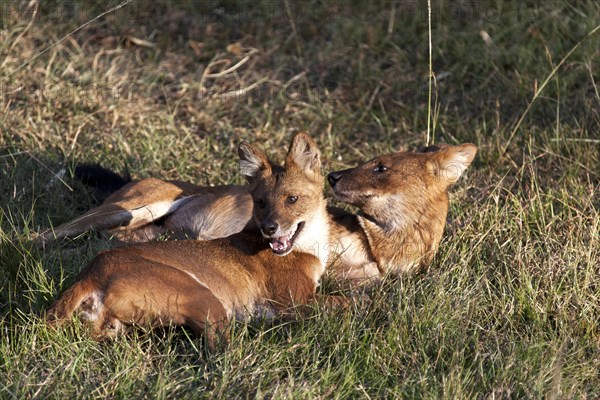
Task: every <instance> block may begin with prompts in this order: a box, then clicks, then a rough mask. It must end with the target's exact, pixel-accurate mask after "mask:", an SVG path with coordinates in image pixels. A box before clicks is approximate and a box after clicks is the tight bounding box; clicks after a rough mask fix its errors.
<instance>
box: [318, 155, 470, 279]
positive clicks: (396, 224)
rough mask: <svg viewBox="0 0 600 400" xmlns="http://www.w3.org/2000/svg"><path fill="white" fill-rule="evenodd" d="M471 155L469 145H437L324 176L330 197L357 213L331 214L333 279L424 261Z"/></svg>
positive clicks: (395, 271) (376, 276) (365, 276)
mask: <svg viewBox="0 0 600 400" xmlns="http://www.w3.org/2000/svg"><path fill="white" fill-rule="evenodd" d="M476 152H477V147H475V146H474V145H472V144H463V145H460V146H450V145H444V144H441V145H437V146H431V147H429V148H427V149H425V151H423V152H419V153H412V152H401V153H392V154H386V155H382V156H379V157H377V158H374V159H373V160H371V161H368V162H366V163H364V164H362V165H360V166H358V167H356V168H351V169H347V170H344V171H336V172H332V173H330V174H329V175H328V180H329V184H330V185H331V187H332V189H333V192H334V194H335V197H336V198H337V199H338V200H341V201H343V202H346V203H350V204H353V205H355V206H357V207H358V208H359V209H360V211H361V212H360V214H359V215H353V214H350V213H348V212H344V211H337V212H336V213H334V215H333V224H332V228H331V233H330V237H331V238H332V241H334V243H335V245H336V249H337V252H338V253H339V259H338V261H337V262H335V263H334V264H333V266H332V268H331V270H332V271H333V274H334V276H337V277H343V278H346V279H350V280H351V281H353V282H364V281H370V280H373V279H375V280H377V279H379V278H381V277H382V276H384V275H385V274H390V273H391V274H398V273H401V272H406V271H408V270H410V269H412V268H414V267H418V266H423V265H425V264H427V263H429V262H430V261H431V258H432V257H433V255H434V254H435V251H436V250H437V248H438V245H439V243H440V241H441V239H442V233H443V231H444V226H445V225H446V216H447V214H448V187H449V186H450V185H451V184H453V183H455V182H456V181H457V180H458V178H459V177H460V176H461V175H462V173H463V172H464V171H465V170H466V169H467V167H468V166H469V165H470V164H471V162H472V161H473V158H474V157H475V154H476Z"/></svg>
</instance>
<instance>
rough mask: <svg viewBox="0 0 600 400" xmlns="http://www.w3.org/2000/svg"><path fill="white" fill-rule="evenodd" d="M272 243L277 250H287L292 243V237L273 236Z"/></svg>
mask: <svg viewBox="0 0 600 400" xmlns="http://www.w3.org/2000/svg"><path fill="white" fill-rule="evenodd" d="M271 245H272V246H273V250H275V251H285V250H287V249H288V248H289V247H290V246H291V245H292V244H291V243H290V239H289V238H288V237H286V236H282V237H279V238H271Z"/></svg>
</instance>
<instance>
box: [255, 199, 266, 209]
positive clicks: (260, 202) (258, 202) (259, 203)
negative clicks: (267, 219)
mask: <svg viewBox="0 0 600 400" xmlns="http://www.w3.org/2000/svg"><path fill="white" fill-rule="evenodd" d="M254 204H256V207H258V208H265V201H264V200H262V199H259V200H256V201H255V202H254Z"/></svg>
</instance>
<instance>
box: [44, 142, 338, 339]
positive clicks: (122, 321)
mask: <svg viewBox="0 0 600 400" xmlns="http://www.w3.org/2000/svg"><path fill="white" fill-rule="evenodd" d="M239 155H240V169H241V172H242V174H243V175H245V176H246V177H247V178H248V180H249V183H250V186H249V190H250V194H251V196H252V199H253V201H254V204H255V206H254V211H253V218H254V220H255V222H256V224H257V226H259V229H260V231H261V233H262V236H264V238H263V237H260V235H258V236H257V235H256V234H255V233H240V234H238V235H233V236H230V237H229V238H226V239H219V240H213V241H196V240H182V241H167V242H149V243H143V244H137V245H130V246H124V247H121V248H117V249H113V250H108V251H105V252H102V253H100V254H99V255H98V256H97V257H96V258H95V259H94V260H93V261H92V262H91V264H90V265H89V266H88V267H87V268H85V269H84V270H83V271H82V272H81V273H80V275H79V276H78V277H77V279H76V282H75V283H74V284H73V286H71V287H70V288H69V289H67V290H66V291H65V293H64V294H63V295H62V296H61V297H60V298H59V299H58V301H57V302H56V303H55V304H54V305H53V306H52V307H51V308H50V309H49V310H48V311H47V318H48V321H49V322H50V323H52V324H56V323H62V322H64V321H66V320H67V319H69V318H70V317H71V315H72V314H73V313H75V312H79V313H80V315H81V317H82V319H84V320H88V321H90V322H91V326H92V331H93V334H94V335H95V336H96V337H98V338H102V337H106V336H112V335H114V334H116V333H118V332H120V331H122V330H124V328H126V327H128V326H130V325H134V324H135V325H138V324H139V325H148V326H152V327H155V326H160V325H166V324H176V325H188V326H189V327H191V328H192V329H193V330H194V331H196V332H198V333H204V334H205V335H206V336H205V337H206V339H207V342H208V345H209V346H213V345H214V340H215V334H217V333H219V332H222V328H223V324H224V323H225V322H226V321H227V320H229V319H230V318H232V317H234V316H237V317H250V316H253V315H256V314H261V315H267V316H269V315H272V314H278V313H281V312H282V311H283V310H285V309H288V308H290V307H293V306H295V305H299V304H306V303H309V302H313V301H316V300H320V301H323V302H325V303H326V304H330V305H341V304H346V303H345V299H343V298H337V297H333V296H317V295H316V294H315V288H316V287H317V285H318V282H319V278H320V277H321V275H322V274H323V272H324V270H325V262H326V258H327V254H326V252H323V253H322V254H320V257H321V258H317V257H316V256H314V255H313V254H311V253H310V250H309V248H310V247H312V246H313V245H314V243H327V241H328V228H329V220H328V218H329V217H328V215H327V212H326V209H325V207H326V203H325V199H324V198H323V193H322V191H323V178H322V176H321V173H320V156H319V151H318V149H317V147H316V145H315V143H314V142H313V141H312V139H311V138H310V137H308V136H307V135H306V134H302V133H301V134H298V135H296V136H295V137H294V138H293V141H292V144H291V146H290V149H289V152H288V155H287V157H286V160H285V168H282V167H279V166H274V165H272V164H271V163H270V162H269V160H268V159H267V157H266V156H265V154H264V153H263V152H261V151H260V150H258V149H256V148H254V147H253V146H251V145H249V144H246V143H242V144H241V145H240V146H239ZM265 238H266V239H265ZM267 243H268V244H267ZM269 245H270V246H269ZM281 256H285V257H281Z"/></svg>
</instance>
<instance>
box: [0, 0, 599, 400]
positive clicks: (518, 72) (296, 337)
mask: <svg viewBox="0 0 600 400" xmlns="http://www.w3.org/2000/svg"><path fill="white" fill-rule="evenodd" d="M100 3H102V2H92V1H89V2H88V1H85V0H80V1H78V2H65V3H61V2H54V1H51V2H44V4H43V5H39V6H38V5H37V3H35V2H31V3H27V2H20V1H14V2H13V1H8V2H1V3H0V7H2V9H1V12H2V13H1V14H0V18H1V19H0V24H2V25H1V27H0V28H1V30H0V65H1V67H0V89H1V92H0V94H1V100H0V204H1V206H2V209H1V210H0V307H1V311H0V335H1V342H0V398H48V397H50V398H72V397H94V398H98V397H99V398H103V397H110V398H140V397H158V398H174V397H184V398H197V397H203V398H204V397H205V398H215V397H216V398H247V397H258V398H262V397H267V398H347V397H352V398H362V397H364V398H381V397H387V398H400V397H402V398H436V399H437V398H448V399H455V398H490V399H492V398H540V397H547V398H553V399H554V398H590V399H592V398H598V397H599V396H600V377H599V372H598V371H599V370H600V322H599V320H600V268H599V267H600V245H599V238H600V195H599V191H600V177H599V175H600V161H599V160H600V154H599V153H600V151H599V150H600V135H599V132H600V95H599V89H600V72H599V71H600V69H599V68H600V67H599V65H600V32H597V33H594V34H592V35H591V36H589V37H588V36H587V35H588V34H590V33H591V32H593V29H594V28H595V27H596V26H595V24H597V23H598V21H600V5H598V2H596V1H592V0H589V1H580V2H576V5H571V2H562V1H558V0H555V1H548V2H541V1H539V2H508V1H495V2H447V1H440V2H434V5H433V10H432V11H433V12H432V59H433V71H434V72H435V74H436V77H437V84H436V92H435V93H436V94H435V96H434V99H433V100H434V101H435V103H434V109H433V112H434V115H433V116H434V119H433V122H434V123H433V134H434V136H435V141H445V142H448V143H461V142H473V143H476V144H477V145H478V146H479V153H478V156H477V159H476V161H475V163H474V164H473V166H472V167H471V168H470V170H469V171H468V173H467V176H466V177H465V178H464V179H462V181H461V182H460V183H459V184H458V185H456V187H455V188H454V190H453V194H452V204H451V211H450V215H449V222H448V228H447V232H446V235H445V238H444V241H443V242H442V245H441V248H440V251H439V254H438V256H437V257H436V259H435V261H434V263H433V265H431V268H430V269H429V270H428V271H426V272H424V273H421V274H414V275H408V276H403V277H401V278H399V279H397V280H395V281H392V282H388V283H387V284H386V285H384V287H382V288H381V289H379V290H378V291H377V293H375V296H374V301H373V304H372V306H371V307H370V308H369V309H367V310H360V309H359V310H354V311H352V312H345V313H338V314H327V313H319V314H317V316H315V317H314V318H312V319H309V320H306V321H302V322H297V323H282V324H271V325H264V326H263V325H260V324H252V325H243V324H237V325H235V326H234V327H233V329H234V330H235V332H234V334H233V339H232V343H231V346H230V348H229V349H228V350H227V351H226V352H223V353H219V354H214V355H210V356H206V355H205V354H204V353H203V348H202V341H201V340H200V339H198V338H196V337H193V336H190V335H189V332H188V331H186V330H182V329H167V330H164V331H159V332H143V331H138V332H135V333H134V334H132V335H130V336H128V337H123V338H119V339H116V340H115V341H111V342H108V343H96V342H93V341H91V340H90V339H89V338H88V336H87V335H86V333H85V332H84V331H83V329H82V328H81V326H80V325H79V324H74V325H73V326H71V327H68V328H66V329H63V330H59V331H48V330H47V329H46V328H45V326H44V324H43V323H42V321H41V319H40V317H39V315H40V313H41V311H42V310H43V309H44V308H45V307H47V306H48V305H49V304H50V302H52V301H53V299H55V298H56V296H57V295H58V293H59V292H60V291H61V290H63V289H64V288H66V287H67V286H68V285H69V284H70V283H71V282H72V280H73V277H74V275H75V273H76V272H77V271H79V270H80V269H81V268H82V267H83V266H84V265H85V264H86V263H87V262H88V261H89V260H91V258H92V257H93V256H94V254H95V253H96V252H97V251H98V250H100V249H103V248H107V247H109V246H110V243H109V242H107V241H105V240H102V239H99V238H96V237H93V236H91V237H86V238H81V239H79V240H76V241H73V242H65V243H58V244H54V245H51V246H48V247H46V248H39V247H36V246H34V245H33V244H32V243H31V242H30V241H29V240H28V238H29V234H30V232H32V231H37V230H39V229H41V228H43V227H47V226H49V225H50V224H52V225H57V224H59V223H62V222H65V221H67V220H69V219H71V218H73V217H75V216H77V215H79V214H81V213H82V212H83V211H84V210H86V209H88V208H89V207H91V206H92V202H91V198H90V196H89V195H88V193H87V192H86V191H85V189H84V188H83V187H82V186H81V185H80V184H78V183H77V182H74V181H73V180H72V179H71V178H70V173H67V175H66V176H65V177H64V178H61V179H58V178H56V177H55V175H54V174H55V173H57V172H58V171H60V170H61V169H62V168H64V167H67V170H68V171H70V170H71V168H72V166H73V165H74V164H75V163H76V162H80V161H95V162H101V163H102V164H103V165H105V166H107V167H110V168H113V169H116V170H123V169H124V166H125V165H126V166H127V167H128V168H129V170H130V171H131V172H132V174H133V176H134V177H136V178H139V177H147V176H155V177H163V178H180V179H184V180H189V181H194V182H197V183H200V184H221V183H236V182H240V178H239V176H238V174H237V167H236V156H235V154H236V152H235V148H236V145H237V143H238V142H239V141H240V140H241V139H246V140H249V141H251V142H254V143H258V144H260V145H261V146H262V147H263V148H265V149H266V150H267V151H268V152H270V154H272V155H273V157H274V158H276V159H277V158H278V159H281V157H282V156H283V154H284V149H285V147H286V146H287V144H288V142H289V138H290V136H291V133H292V132H294V131H296V130H307V131H309V132H310V133H311V134H312V135H313V136H314V137H315V138H316V140H317V142H318V144H319V146H320V148H321V151H322V153H323V159H324V167H325V169H326V170H334V169H340V168H343V167H349V166H352V165H355V164H356V163H357V162H359V161H361V160H365V159H368V158H370V157H373V156H375V155H377V154H380V153H382V152H387V151H391V150H401V149H414V148H416V147H418V146H420V145H423V144H425V141H426V137H427V132H426V130H427V115H428V113H427V111H428V108H427V98H428V96H427V93H428V92H427V76H428V75H427V74H428V68H429V66H428V62H429V49H428V35H427V10H426V7H425V4H426V3H425V2H404V1H401V2H399V3H398V4H396V3H390V2H383V1H382V2H375V4H373V3H372V2H367V1H363V2H355V3H354V5H353V6H351V7H349V6H344V5H343V2H319V1H311V2H308V1H307V2H302V3H297V2H286V1H282V2H279V1H276V2H272V1H259V2H250V1H244V0H239V1H212V2H208V3H206V2H202V4H196V3H200V2H191V1H180V2H168V1H158V2H155V3H154V4H153V5H149V4H150V3H148V4H146V3H142V2H140V3H135V2H132V3H129V4H126V5H125V6H124V7H122V8H119V9H117V10H113V11H112V12H110V13H108V14H107V15H105V16H103V17H101V18H98V19H97V20H95V21H93V22H91V23H89V24H88V25H86V26H84V27H83V28H82V29H80V30H78V31H76V32H75V33H73V34H70V35H69V32H71V31H72V30H74V29H76V28H78V27H80V26H81V25H82V24H84V23H85V22H86V21H89V20H91V19H92V18H94V17H96V16H98V15H100V14H101V13H103V12H105V11H107V10H109V9H110V7H112V6H116V5H117V3H111V4H100ZM28 4H29V6H30V7H28ZM576 46H578V47H576ZM575 47H576V48H575ZM574 48H575V50H574V51H573V52H572V53H571V54H570V55H569V57H568V58H566V60H564V62H563V63H562V64H561V61H562V59H563V57H565V56H566V55H567V54H568V53H569V51H570V50H572V49H574ZM558 66H560V67H559V68H558V69H557V70H556V73H553V70H554V69H555V68H556V67H558ZM547 78H549V80H547V81H546V79H547ZM541 89H543V90H541ZM533 99H535V101H532V100H533ZM334 289H335V285H334V284H333V283H331V282H326V283H325V285H324V289H323V290H325V291H331V290H334Z"/></svg>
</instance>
